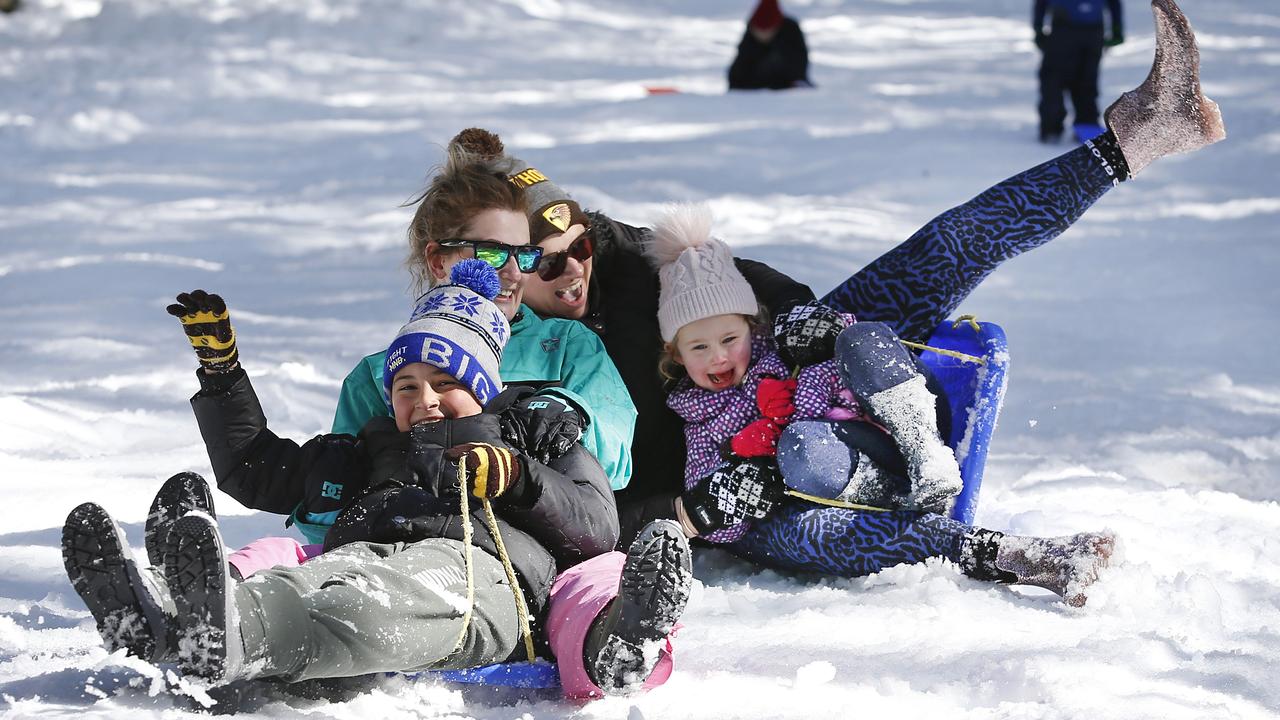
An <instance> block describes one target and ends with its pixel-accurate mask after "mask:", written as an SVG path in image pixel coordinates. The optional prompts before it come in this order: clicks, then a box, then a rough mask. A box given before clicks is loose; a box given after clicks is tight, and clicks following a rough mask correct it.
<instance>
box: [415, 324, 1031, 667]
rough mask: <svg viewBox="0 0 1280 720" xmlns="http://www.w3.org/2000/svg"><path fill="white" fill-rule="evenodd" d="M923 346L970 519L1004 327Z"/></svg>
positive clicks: (960, 513) (994, 403)
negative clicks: (942, 393) (947, 408)
mask: <svg viewBox="0 0 1280 720" xmlns="http://www.w3.org/2000/svg"><path fill="white" fill-rule="evenodd" d="M914 347H920V346H918V345H914ZM924 347H925V349H924V350H923V352H922V353H921V355H920V359H921V360H923V361H924V364H925V365H928V366H929V369H930V370H932V371H933V373H934V374H935V375H937V376H938V380H939V381H941V382H942V386H943V387H944V388H946V391H947V397H948V400H949V401H950V403H951V437H949V438H946V440H947V444H948V445H949V446H951V448H952V449H953V450H955V453H956V461H957V462H958V463H959V464H960V477H961V478H962V479H963V480H964V489H963V490H962V491H961V492H960V495H959V496H958V497H957V498H956V503H955V508H954V509H953V510H952V512H951V517H952V518H954V519H956V520H959V521H960V522H963V523H970V524H971V523H972V522H973V516H974V513H975V512H977V509H978V490H979V488H980V487H981V486H982V472H983V469H984V467H985V465H986V462H987V449H988V448H989V447H990V446H991V435H992V434H993V433H994V432H995V429H996V417H997V416H998V415H999V414H1000V406H1001V404H1002V403H1003V402H1004V390H1005V371H1006V370H1007V369H1008V367H1009V351H1008V346H1007V345H1006V342H1005V336H1004V330H1002V329H1001V328H1000V326H999V325H996V324H995V323H983V322H977V321H976V320H974V319H973V318H972V317H971V316H967V315H966V316H961V317H960V318H959V319H958V320H956V321H954V322H952V321H947V322H944V323H942V324H941V325H939V326H938V329H937V330H935V331H934V333H933V336H932V337H930V338H929V342H928V343H927V345H926V346H924ZM423 675H424V676H429V677H435V678H438V679H440V680H445V681H447V682H455V683H467V684H480V685H498V686H503V687H515V688H531V689H550V688H556V687H559V686H560V675H559V670H558V669H557V667H556V665H555V663H552V662H547V661H544V660H539V661H536V662H509V663H498V664H495V665H487V666H485V667H480V668H472V669H468V670H440V671H435V672H432V673H429V674H428V673H424V674H423Z"/></svg>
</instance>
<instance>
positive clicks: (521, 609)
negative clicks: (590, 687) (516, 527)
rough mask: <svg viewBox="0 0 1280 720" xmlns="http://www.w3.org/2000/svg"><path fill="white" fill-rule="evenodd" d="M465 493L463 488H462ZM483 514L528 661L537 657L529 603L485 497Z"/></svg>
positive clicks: (495, 517) (491, 505) (490, 504)
mask: <svg viewBox="0 0 1280 720" xmlns="http://www.w3.org/2000/svg"><path fill="white" fill-rule="evenodd" d="M463 492H464V494H465V492H466V491H465V488H464V490H463ZM482 502H483V503H484V514H485V518H486V519H487V520H488V521H489V530H490V532H492V533H493V543H494V545H497V546H498V558H499V559H501V560H502V569H503V570H506V571H507V581H508V582H510V583H511V594H512V596H514V597H515V599H516V615H517V616H518V617H519V618H520V634H521V635H523V636H524V651H525V654H526V655H528V656H529V662H533V661H534V660H536V659H537V653H536V652H534V650H533V630H532V629H530V628H529V605H528V603H526V602H525V600H524V591H523V590H521V589H520V581H519V578H517V577H516V569H515V567H513V566H512V565H511V558H510V557H509V556H508V555H507V546H506V545H505V544H503V542H502V534H501V533H499V532H498V518H497V516H496V515H494V514H493V504H492V503H490V502H489V499H488V498H485V499H484V500H483V501H482Z"/></svg>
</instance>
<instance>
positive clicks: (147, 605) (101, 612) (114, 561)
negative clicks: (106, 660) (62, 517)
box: [62, 502, 176, 663]
mask: <svg viewBox="0 0 1280 720" xmlns="http://www.w3.org/2000/svg"><path fill="white" fill-rule="evenodd" d="M62 562H63V566H64V567H65V568H66V570H67V577H68V578H69V579H70V580H71V586H72V587H74V588H75V590H76V592H77V593H78V594H79V595H80V598H81V599H82V600H84V604H85V605H86V606H87V607H88V608H89V612H90V614H92V615H93V619H94V621H96V622H97V625H98V634H100V635H101V636H102V641H103V643H104V644H105V645H106V647H107V650H108V651H110V652H115V651H116V650H119V649H120V648H124V649H125V650H126V651H127V652H128V653H129V654H130V655H133V656H134V657H138V658H142V659H143V660H147V661H148V662H153V663H158V662H163V661H169V660H173V659H174V657H175V653H174V648H175V647H176V644H175V635H174V630H175V625H174V606H173V602H172V600H170V598H169V593H168V588H167V587H165V585H164V580H163V578H161V577H158V574H157V572H156V571H155V569H153V568H139V567H138V564H137V562H135V561H134V559H133V552H132V551H131V550H130V549H129V544H128V543H127V542H126V541H125V537H124V533H123V532H122V531H121V530H120V526H119V525H117V524H116V521H115V520H114V519H112V517H111V516H110V515H108V514H107V511H106V510H104V509H103V508H102V507H101V506H100V505H97V504H96V503H91V502H90V503H84V504H83V505H80V506H79V507H77V508H76V509H74V510H72V511H71V514H70V515H68V516H67V522H66V523H65V524H64V525H63V526H62Z"/></svg>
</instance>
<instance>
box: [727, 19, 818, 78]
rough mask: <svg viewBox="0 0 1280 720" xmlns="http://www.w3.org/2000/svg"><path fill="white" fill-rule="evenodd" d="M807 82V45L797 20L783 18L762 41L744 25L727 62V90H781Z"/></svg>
mask: <svg viewBox="0 0 1280 720" xmlns="http://www.w3.org/2000/svg"><path fill="white" fill-rule="evenodd" d="M808 84H809V48H808V46H806V45H805V42H804V33H803V32H802V31H801V30H800V23H798V22H796V21H795V20H794V19H792V18H783V19H782V25H781V26H780V27H779V28H778V31H777V33H776V34H775V35H774V36H773V39H772V40H770V41H769V42H767V43H762V42H760V41H759V40H758V39H756V36H755V35H753V34H752V33H751V30H750V29H749V28H748V29H747V31H746V32H745V33H743V35H742V42H740V43H738V55H737V56H736V57H735V58H734V59H733V64H732V65H730V66H729V89H730V90H785V89H786V88H790V87H796V86H797V85H808Z"/></svg>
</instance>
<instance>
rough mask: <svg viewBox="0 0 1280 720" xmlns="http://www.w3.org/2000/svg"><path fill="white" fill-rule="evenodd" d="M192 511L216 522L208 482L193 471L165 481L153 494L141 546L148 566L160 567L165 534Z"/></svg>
mask: <svg viewBox="0 0 1280 720" xmlns="http://www.w3.org/2000/svg"><path fill="white" fill-rule="evenodd" d="M194 511H199V512H202V513H204V514H206V515H208V516H209V517H211V518H214V519H215V520H216V519H217V517H218V516H217V515H216V514H215V513H214V511H213V493H212V492H210V491H209V483H207V482H205V479H204V478H203V477H200V476H199V475H197V474H196V473H193V472H180V473H178V474H177V475H174V476H173V477H171V478H169V479H168V480H165V481H164V484H163V485H161V486H160V490H159V491H157V492H156V497H155V499H154V500H152V501H151V509H150V510H149V511H148V512H147V524H146V526H145V529H144V533H143V538H142V539H143V545H144V546H145V547H146V548H147V560H148V561H150V562H151V566H152V567H155V568H163V567H164V555H163V547H164V543H165V540H166V539H167V538H168V537H169V531H170V530H172V529H173V524H174V523H176V522H178V518H180V517H182V516H183V515H186V514H187V513H189V512H194Z"/></svg>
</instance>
